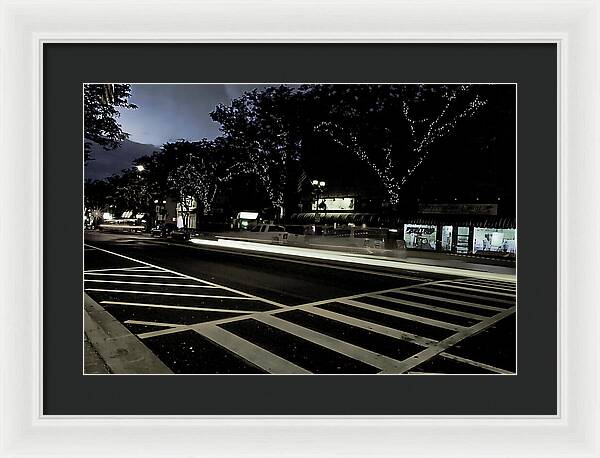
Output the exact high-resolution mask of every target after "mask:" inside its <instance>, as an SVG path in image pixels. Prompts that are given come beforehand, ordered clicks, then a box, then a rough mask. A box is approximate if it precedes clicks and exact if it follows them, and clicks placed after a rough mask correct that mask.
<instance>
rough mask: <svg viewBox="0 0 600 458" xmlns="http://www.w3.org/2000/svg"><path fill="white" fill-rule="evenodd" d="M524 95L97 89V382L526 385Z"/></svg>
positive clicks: (91, 272) (90, 335)
mask: <svg viewBox="0 0 600 458" xmlns="http://www.w3.org/2000/svg"><path fill="white" fill-rule="evenodd" d="M517 90H518V85H517V84H516V83H488V82H461V81H459V82H439V83H423V82H397V83H396V82H394V83H391V82H390V83H387V82H386V83H382V82H373V83H362V82H361V83H342V82H340V83H331V82H323V83H313V82H309V83H307V82H290V83H288V82H284V83H282V82H264V83H243V84H242V83H235V84H233V83H227V84H220V83H196V84H192V83H160V84H158V83H156V84H155V83H152V84H150V83H136V82H89V83H85V84H83V85H82V88H81V91H82V94H81V100H82V107H83V132H82V144H81V145H82V146H81V154H82V156H81V157H82V165H81V166H82V168H83V176H84V180H83V183H82V187H83V202H82V213H83V237H82V238H83V240H82V242H81V243H82V252H83V261H84V272H83V278H82V285H83V307H84V311H83V312H84V313H83V322H82V332H81V335H82V340H81V342H82V350H81V351H82V353H83V367H82V373H83V374H84V375H90V376H92V375H93V376H95V375H119V374H139V375H158V374H206V375H239V374H248V375H251V374H253V375H311V374H315V375H316V374H321V375H323V374H327V375H350V374H353V375H406V376H411V375H412V376H418V375H421V376H423V375H489V376H492V375H496V376H506V375H516V374H517V369H518V368H517V304H516V294H517V221H516V207H517V204H516V202H517V119H516V113H517V103H518V92H517ZM540 230H543V228H540ZM534 241H535V240H531V241H530V242H531V243H533V242H534Z"/></svg>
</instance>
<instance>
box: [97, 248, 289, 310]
mask: <svg viewBox="0 0 600 458" xmlns="http://www.w3.org/2000/svg"><path fill="white" fill-rule="evenodd" d="M85 246H89V247H92V248H94V249H95V250H98V251H103V252H105V253H109V254H112V255H115V256H118V257H120V258H123V259H129V260H130V261H134V262H138V263H140V264H144V265H147V266H151V267H154V268H156V269H161V270H163V271H165V272H170V273H173V274H176V275H179V276H180V277H184V278H189V279H191V280H195V281H197V282H200V283H205V284H207V285H213V286H216V287H218V288H221V289H224V290H226V291H231V292H232V293H236V294H240V295H242V296H246V297H251V298H253V299H255V300H257V301H261V302H265V303H267V304H271V305H274V306H276V307H281V308H286V307H287V306H286V305H283V304H280V303H279V302H276V301H272V300H270V299H265V298H264V297H259V296H255V295H253V294H250V293H245V292H243V291H239V290H236V289H233V288H229V287H228V286H223V285H219V284H217V283H214V282H210V281H207V280H202V279H200V278H196V277H192V276H191V275H186V274H182V273H181V272H176V271H174V270H171V269H167V268H165V267H160V266H157V265H155V264H151V263H149V262H146V261H141V260H139V259H135V258H132V257H130V256H125V255H123V254H119V253H115V252H113V251H109V250H105V249H104V248H98V247H95V246H93V245H89V244H85Z"/></svg>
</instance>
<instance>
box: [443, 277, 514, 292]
mask: <svg viewBox="0 0 600 458" xmlns="http://www.w3.org/2000/svg"><path fill="white" fill-rule="evenodd" d="M453 284H459V285H467V286H478V287H480V288H481V289H482V290H484V291H488V290H489V291H490V292H494V291H492V290H500V291H510V292H511V293H512V294H513V295H514V294H515V291H516V290H515V288H514V287H512V286H496V285H489V284H483V283H475V282H469V281H458V280H454V281H453Z"/></svg>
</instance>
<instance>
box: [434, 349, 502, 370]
mask: <svg viewBox="0 0 600 458" xmlns="http://www.w3.org/2000/svg"><path fill="white" fill-rule="evenodd" d="M440 356H441V357H442V358H447V359H453V360H454V361H458V362H461V363H465V364H469V365H470V366H475V367H480V368H482V369H487V370H488V371H492V372H495V373H497V374H512V373H513V372H511V371H507V370H505V369H500V368H499V367H496V366H490V365H489V364H485V363H480V362H479V361H473V360H472V359H468V358H463V357H462V356H456V355H451V354H450V353H446V352H444V353H440Z"/></svg>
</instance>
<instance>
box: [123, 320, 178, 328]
mask: <svg viewBox="0 0 600 458" xmlns="http://www.w3.org/2000/svg"><path fill="white" fill-rule="evenodd" d="M123 323H125V324H139V325H142V326H158V327H161V328H177V327H179V326H185V325H183V324H176V323H160V322H156V321H139V320H125V321H123Z"/></svg>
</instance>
